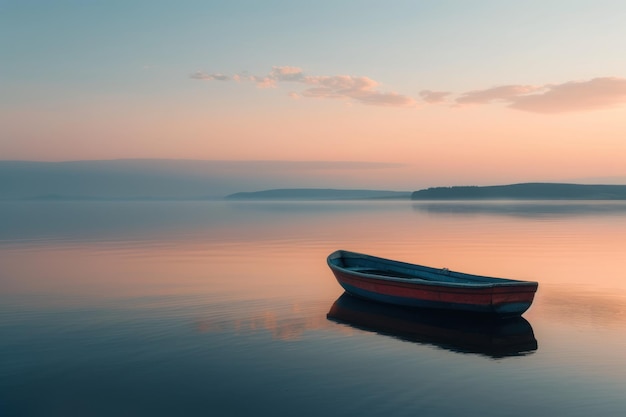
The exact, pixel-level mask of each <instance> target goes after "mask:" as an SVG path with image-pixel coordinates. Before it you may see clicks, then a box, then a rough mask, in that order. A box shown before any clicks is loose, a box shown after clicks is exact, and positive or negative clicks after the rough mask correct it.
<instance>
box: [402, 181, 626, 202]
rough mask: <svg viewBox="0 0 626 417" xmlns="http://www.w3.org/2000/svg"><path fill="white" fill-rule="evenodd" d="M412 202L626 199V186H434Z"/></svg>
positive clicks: (414, 196)
mask: <svg viewBox="0 0 626 417" xmlns="http://www.w3.org/2000/svg"><path fill="white" fill-rule="evenodd" d="M411 199H412V200H494V199H510V200H626V185H587V184H558V183H524V184H511V185H494V186H484V187H479V186H455V187H433V188H427V189H424V190H419V191H415V192H413V193H412V194H411Z"/></svg>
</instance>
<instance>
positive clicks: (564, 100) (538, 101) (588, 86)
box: [509, 77, 626, 113]
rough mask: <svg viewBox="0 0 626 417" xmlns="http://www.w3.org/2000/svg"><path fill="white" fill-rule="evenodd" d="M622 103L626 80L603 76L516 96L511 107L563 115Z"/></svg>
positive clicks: (625, 94)
mask: <svg viewBox="0 0 626 417" xmlns="http://www.w3.org/2000/svg"><path fill="white" fill-rule="evenodd" d="M622 104H626V79H625V78H617V77H603V78H594V79H592V80H589V81H570V82H567V83H564V84H557V85H547V86H545V91H544V92H541V93H538V94H529V95H522V96H518V97H515V98H514V99H513V100H511V104H510V105H509V107H511V108H513V109H518V110H525V111H530V112H537V113H563V112H570V111H585V110H597V109H605V108H611V107H615V106H619V105H622Z"/></svg>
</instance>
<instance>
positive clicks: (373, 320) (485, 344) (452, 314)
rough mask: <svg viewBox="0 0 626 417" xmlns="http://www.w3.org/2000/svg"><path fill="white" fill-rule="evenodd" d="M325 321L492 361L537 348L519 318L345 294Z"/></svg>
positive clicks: (530, 333)
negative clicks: (365, 298) (367, 298)
mask: <svg viewBox="0 0 626 417" xmlns="http://www.w3.org/2000/svg"><path fill="white" fill-rule="evenodd" d="M326 317H327V318H328V320H331V321H334V322H336V323H340V324H344V325H347V326H350V327H352V328H354V329H359V330H363V331H367V332H374V333H376V334H379V335H383V336H389V337H393V338H395V339H398V340H402V341H406V342H411V343H417V344H420V345H430V346H435V347H437V348H439V349H444V350H447V351H450V352H455V353H463V354H466V353H467V354H477V355H481V356H486V357H489V358H493V359H499V358H504V357H508V356H525V355H529V354H532V353H534V352H535V351H536V350H537V339H536V338H535V335H534V332H533V328H532V326H531V324H530V323H529V322H528V321H527V320H526V319H524V318H523V317H520V316H516V317H510V318H508V319H500V318H497V317H494V316H491V315H473V314H465V313H463V312H460V311H448V310H426V309H417V308H404V307H400V306H395V305H391V304H383V303H376V302H373V301H368V300H364V299H362V298H357V297H353V296H352V295H350V294H348V293H346V292H344V293H343V294H342V295H341V296H340V297H339V298H338V299H337V300H336V301H335V302H334V303H333V305H332V307H331V308H330V311H329V312H328V314H327V315H326Z"/></svg>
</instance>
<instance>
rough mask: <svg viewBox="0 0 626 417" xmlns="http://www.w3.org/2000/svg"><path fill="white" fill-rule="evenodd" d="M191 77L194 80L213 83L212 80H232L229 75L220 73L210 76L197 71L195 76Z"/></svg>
mask: <svg viewBox="0 0 626 417" xmlns="http://www.w3.org/2000/svg"><path fill="white" fill-rule="evenodd" d="M189 77H190V78H193V79H194V80H206V81H211V80H217V81H228V80H230V79H231V77H229V76H228V75H224V74H220V73H214V74H208V73H206V72H202V71H196V72H194V73H193V74H191V75H190V76H189Z"/></svg>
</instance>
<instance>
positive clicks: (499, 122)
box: [0, 0, 626, 189]
mask: <svg viewBox="0 0 626 417" xmlns="http://www.w3.org/2000/svg"><path fill="white" fill-rule="evenodd" d="M625 21H626V2H623V1H619V0H613V1H610V0H592V1H591V0H590V1H580V0H550V1H546V0H542V1H535V0H528V1H524V2H519V1H507V0H497V1H496V0H493V1H491V0H489V1H488V0H476V1H471V2H470V1H461V0H457V1H452V0H437V1H435V0H422V1H420V0H412V1H394V0H388V1H386V2H381V1H369V0H359V1H349V0H346V1H341V0H333V1H326V0H316V1H295V0H292V1H271V0H269V1H241V0H229V1H209V0H203V1H200V0H180V1H161V0H125V1H119V0H108V1H90V0H80V1H78V0H75V1H73V0H56V1H47V0H0V160H28V161H73V160H103V159H126V158H132V159H135V158H157V159H169V158H172V159H196V160H198V159H200V160H217V161H257V160H259V161H318V162H319V161H330V162H337V163H339V162H346V161H347V162H368V163H372V166H377V167H378V168H376V169H373V170H371V171H370V172H369V174H363V175H362V177H360V178H363V185H366V184H367V183H371V182H372V181H373V180H374V179H375V180H376V183H377V185H379V186H380V187H383V188H396V189H416V188H417V187H418V186H426V185H465V184H474V185H490V184H502V183H511V182H527V181H568V182H604V183H626V163H624V161H625V160H626V54H625V53H624V44H626V25H625V24H624V22H625ZM380 166H388V167H391V168H388V169H380ZM356 183H358V181H356V182H355V181H354V178H352V182H351V184H356ZM338 184H339V185H340V184H341V179H338Z"/></svg>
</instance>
